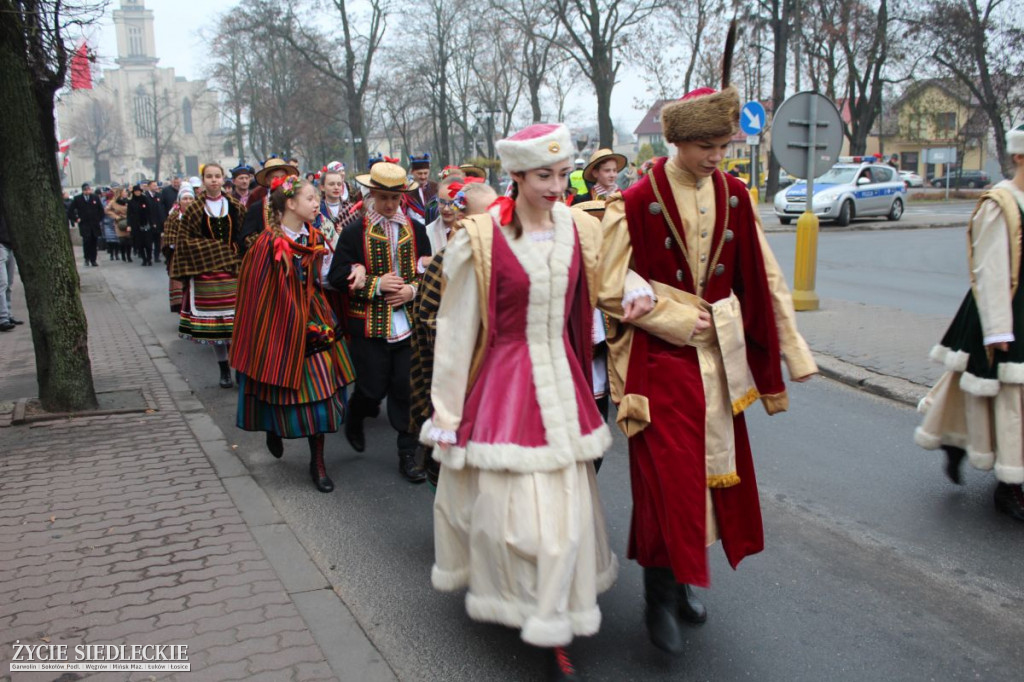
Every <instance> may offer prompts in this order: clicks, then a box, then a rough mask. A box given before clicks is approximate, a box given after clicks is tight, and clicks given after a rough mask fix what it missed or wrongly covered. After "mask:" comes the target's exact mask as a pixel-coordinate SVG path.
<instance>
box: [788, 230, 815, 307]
mask: <svg viewBox="0 0 1024 682" xmlns="http://www.w3.org/2000/svg"><path fill="white" fill-rule="evenodd" d="M817 273H818V216H816V215H814V213H812V212H811V211H809V210H808V211H804V212H803V213H801V214H800V217H799V218H798V219H797V221H796V260H795V262H794V265H793V307H794V308H796V309H797V310H817V309H818V307H819V303H818V294H816V293H815V291H814V281H815V279H816V277H817Z"/></svg>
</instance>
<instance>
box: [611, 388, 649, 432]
mask: <svg viewBox="0 0 1024 682" xmlns="http://www.w3.org/2000/svg"><path fill="white" fill-rule="evenodd" d="M615 421H616V423H617V424H618V425H619V428H620V429H622V432H623V433H624V434H626V437H627V438H632V437H633V436H635V435H637V434H638V433H640V432H641V431H643V430H644V429H646V428H647V427H648V426H650V424H651V404H650V402H649V401H648V399H647V396H643V395H640V394H638V393H627V394H626V395H624V396H622V401H621V402H620V403H619V405H618V416H617V417H616V418H615Z"/></svg>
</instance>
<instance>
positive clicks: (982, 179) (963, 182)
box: [932, 170, 992, 189]
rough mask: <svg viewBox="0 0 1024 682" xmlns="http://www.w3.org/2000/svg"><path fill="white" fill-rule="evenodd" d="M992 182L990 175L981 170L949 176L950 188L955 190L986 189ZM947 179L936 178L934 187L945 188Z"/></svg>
mask: <svg viewBox="0 0 1024 682" xmlns="http://www.w3.org/2000/svg"><path fill="white" fill-rule="evenodd" d="M991 182H992V178H990V177H989V176H988V173H986V172H985V171H980V170H962V171H960V172H959V174H957V172H956V171H953V172H952V173H950V174H949V186H950V187H951V188H953V189H962V188H964V187H966V188H968V189H974V188H976V187H984V186H985V185H988V184H989V183H991ZM945 186H946V178H945V176H942V177H938V178H935V179H934V180H932V187H945Z"/></svg>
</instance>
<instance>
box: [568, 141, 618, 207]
mask: <svg viewBox="0 0 1024 682" xmlns="http://www.w3.org/2000/svg"><path fill="white" fill-rule="evenodd" d="M625 167H626V157H625V156H623V155H622V154H616V153H615V152H613V151H612V150H611V149H598V150H597V151H596V152H594V153H593V154H591V155H590V163H588V164H587V167H586V168H584V169H583V180H584V182H586V183H587V184H586V186H587V191H586V192H584V193H582V194H577V195H576V196H575V197H573V201H572V203H573V205H576V204H582V203H583V202H584V201H605V200H606V199H608V197H610V196H611V195H612V194H614V193H615V192H618V191H619V186H618V184H616V180H617V179H618V176H619V171H621V170H622V169H623V168H625Z"/></svg>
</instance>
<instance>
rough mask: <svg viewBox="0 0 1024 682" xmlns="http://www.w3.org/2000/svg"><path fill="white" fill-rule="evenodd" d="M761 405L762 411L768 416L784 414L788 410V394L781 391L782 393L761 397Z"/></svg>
mask: <svg viewBox="0 0 1024 682" xmlns="http://www.w3.org/2000/svg"><path fill="white" fill-rule="evenodd" d="M761 404H762V405H764V411H765V412H767V413H768V414H778V413H779V412H785V411H786V410H788V409H789V394H788V393H786V392H785V391H783V392H782V393H772V394H771V395H763V396H761Z"/></svg>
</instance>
